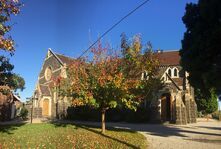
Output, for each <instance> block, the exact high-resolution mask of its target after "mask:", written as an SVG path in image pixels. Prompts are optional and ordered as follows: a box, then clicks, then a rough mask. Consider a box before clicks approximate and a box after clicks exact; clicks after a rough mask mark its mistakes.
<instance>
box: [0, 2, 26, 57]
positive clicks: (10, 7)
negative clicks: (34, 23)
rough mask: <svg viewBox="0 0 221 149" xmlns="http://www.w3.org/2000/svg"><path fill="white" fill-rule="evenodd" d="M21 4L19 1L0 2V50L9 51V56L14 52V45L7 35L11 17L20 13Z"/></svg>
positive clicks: (10, 26)
mask: <svg viewBox="0 0 221 149" xmlns="http://www.w3.org/2000/svg"><path fill="white" fill-rule="evenodd" d="M21 6H22V3H21V2H20V1H19V0H0V49H2V50H5V51H9V52H10V53H11V54H12V53H13V52H14V50H15V43H14V40H13V39H12V37H11V36H10V35H9V34H8V32H9V31H10V30H11V28H12V25H10V21H11V17H12V15H17V14H18V13H19V12H20V7H21Z"/></svg>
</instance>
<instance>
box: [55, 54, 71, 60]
mask: <svg viewBox="0 0 221 149" xmlns="http://www.w3.org/2000/svg"><path fill="white" fill-rule="evenodd" d="M55 54H56V55H60V56H64V57H67V58H70V59H73V60H75V58H73V57H70V56H67V55H64V54H60V53H55Z"/></svg>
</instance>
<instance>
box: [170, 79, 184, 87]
mask: <svg viewBox="0 0 221 149" xmlns="http://www.w3.org/2000/svg"><path fill="white" fill-rule="evenodd" d="M172 79H173V81H174V82H175V83H176V84H177V85H178V86H183V78H172Z"/></svg>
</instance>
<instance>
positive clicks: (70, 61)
mask: <svg viewBox="0 0 221 149" xmlns="http://www.w3.org/2000/svg"><path fill="white" fill-rule="evenodd" d="M56 56H57V57H58V58H59V59H60V60H61V61H62V62H63V63H66V64H67V65H69V64H71V63H72V62H74V61H75V59H73V58H71V57H68V56H64V55H61V54H56Z"/></svg>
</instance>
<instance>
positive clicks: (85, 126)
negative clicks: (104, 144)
mask: <svg viewBox="0 0 221 149" xmlns="http://www.w3.org/2000/svg"><path fill="white" fill-rule="evenodd" d="M51 124H53V125H54V126H55V127H66V126H67V125H75V126H76V128H75V129H78V128H81V129H85V130H87V131H90V132H93V133H96V134H98V135H101V136H102V137H105V138H107V139H111V140H113V141H116V142H119V143H121V144H124V145H126V146H128V147H131V148H134V149H138V148H139V147H137V146H134V145H133V144H130V143H128V142H125V141H122V140H119V139H117V138H114V137H111V136H108V135H107V134H102V133H101V131H99V130H96V129H100V127H98V126H94V125H87V124H74V123H57V122H52V123H51ZM106 130H111V131H114V132H130V133H136V132H134V131H132V130H126V129H116V128H113V127H107V128H106Z"/></svg>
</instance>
